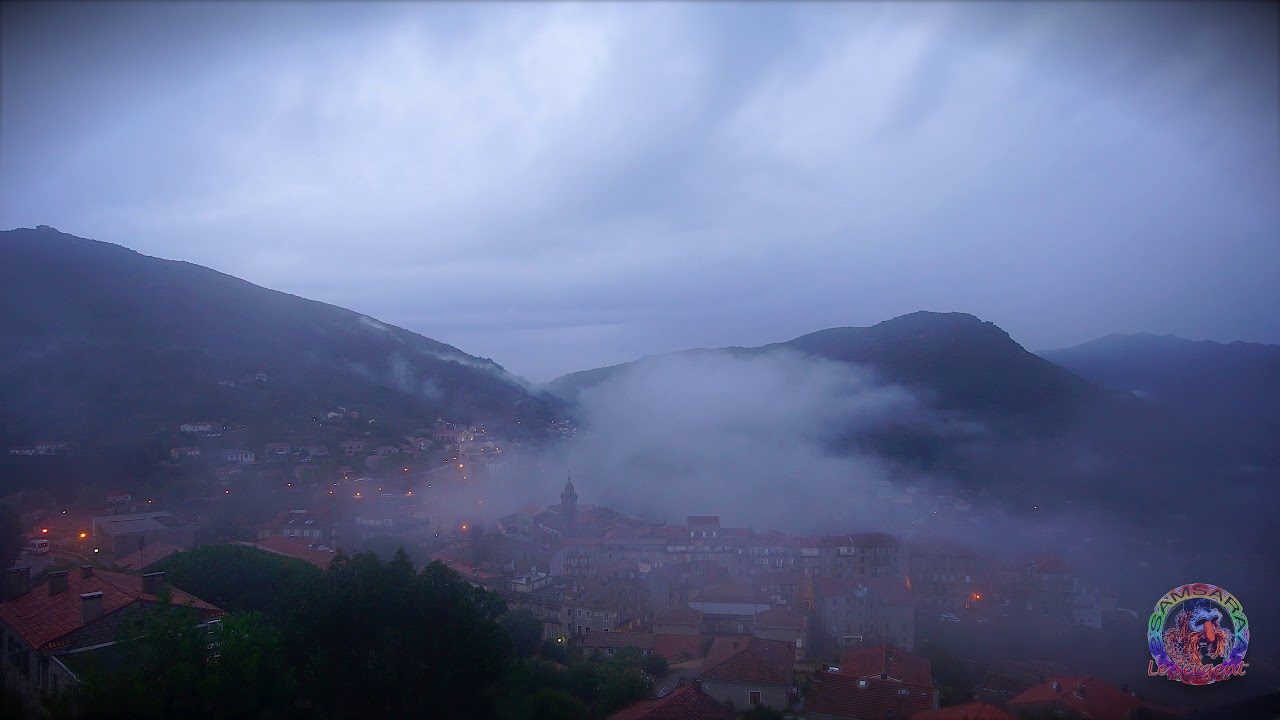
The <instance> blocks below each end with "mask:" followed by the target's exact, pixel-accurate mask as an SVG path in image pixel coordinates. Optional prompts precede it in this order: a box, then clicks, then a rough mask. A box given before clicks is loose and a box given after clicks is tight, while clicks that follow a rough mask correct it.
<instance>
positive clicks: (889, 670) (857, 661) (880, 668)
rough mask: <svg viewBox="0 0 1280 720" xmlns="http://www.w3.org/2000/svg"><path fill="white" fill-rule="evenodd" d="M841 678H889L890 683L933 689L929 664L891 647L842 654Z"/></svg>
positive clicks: (922, 659) (882, 646)
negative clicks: (844, 676)
mask: <svg viewBox="0 0 1280 720" xmlns="http://www.w3.org/2000/svg"><path fill="white" fill-rule="evenodd" d="M840 674H841V675H852V676H853V677H859V678H870V677H877V678H878V677H880V676H881V675H885V676H886V678H885V679H887V680H893V681H895V682H900V683H907V684H909V685H923V686H925V687H933V673H932V672H931V671H930V668H929V661H928V660H925V659H924V658H922V657H920V656H918V655H912V654H911V653H909V652H907V651H906V650H903V649H901V648H897V647H894V646H893V645H889V644H888V643H885V644H883V645H876V646H874V647H869V648H862V649H860V650H846V651H844V652H843V653H841V654H840Z"/></svg>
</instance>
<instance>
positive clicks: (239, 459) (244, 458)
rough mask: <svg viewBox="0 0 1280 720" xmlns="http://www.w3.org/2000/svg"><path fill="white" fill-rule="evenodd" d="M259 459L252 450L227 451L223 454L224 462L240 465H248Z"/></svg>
mask: <svg viewBox="0 0 1280 720" xmlns="http://www.w3.org/2000/svg"><path fill="white" fill-rule="evenodd" d="M256 458H257V454H256V453H254V452H253V451H252V450H227V451H225V452H223V453H222V461H223V462H229V463H236V464H238V465H248V464H249V463H252V462H253V461H254V460H255V459H256Z"/></svg>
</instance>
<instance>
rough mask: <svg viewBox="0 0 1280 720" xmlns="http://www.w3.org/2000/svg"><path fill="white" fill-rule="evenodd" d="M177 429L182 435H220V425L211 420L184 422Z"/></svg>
mask: <svg viewBox="0 0 1280 720" xmlns="http://www.w3.org/2000/svg"><path fill="white" fill-rule="evenodd" d="M178 429H179V430H181V431H182V432H184V433H191V434H192V435H196V436H199V437H219V436H221V435H222V423H220V422H216V421H213V420H194V421H192V422H185V423H182V425H181V426H180V427H179V428H178Z"/></svg>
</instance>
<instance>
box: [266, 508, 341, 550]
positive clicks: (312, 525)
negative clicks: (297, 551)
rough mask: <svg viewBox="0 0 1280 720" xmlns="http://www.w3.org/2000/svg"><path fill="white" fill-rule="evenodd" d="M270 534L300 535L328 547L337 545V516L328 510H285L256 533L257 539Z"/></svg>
mask: <svg viewBox="0 0 1280 720" xmlns="http://www.w3.org/2000/svg"><path fill="white" fill-rule="evenodd" d="M271 535H283V536H284V537H302V538H307V539H309V540H311V541H314V542H319V543H321V544H323V545H326V546H328V547H336V546H337V537H338V518H337V515H336V514H335V513H334V512H332V511H330V510H327V509H325V510H287V511H285V512H282V513H280V514H279V515H278V516H276V519H275V521H274V522H272V523H271V524H269V525H268V526H267V527H266V528H265V530H263V531H260V532H259V533H258V537H259V539H263V538H266V537H268V536H271Z"/></svg>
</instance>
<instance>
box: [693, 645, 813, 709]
mask: <svg viewBox="0 0 1280 720" xmlns="http://www.w3.org/2000/svg"><path fill="white" fill-rule="evenodd" d="M795 653H796V651H795V647H794V646H793V645H792V644H791V643H789V642H783V641H781V640H765V639H764V638H754V637H718V638H716V639H715V640H714V641H713V642H712V643H711V649H710V650H709V651H708V653H707V659H706V660H705V661H703V663H702V669H701V670H699V672H698V680H700V681H701V682H702V691H703V692H705V693H706V694H708V695H710V696H711V697H713V698H715V699H716V700H719V701H720V702H722V703H724V704H725V705H728V706H729V707H730V709H732V710H734V711H735V712H741V711H744V710H749V709H750V708H753V707H756V706H757V705H763V706H765V707H770V708H773V709H775V710H785V709H786V708H787V706H788V705H789V704H790V690H791V675H792V670H793V669H794V666H795V657H796V654H795Z"/></svg>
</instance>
